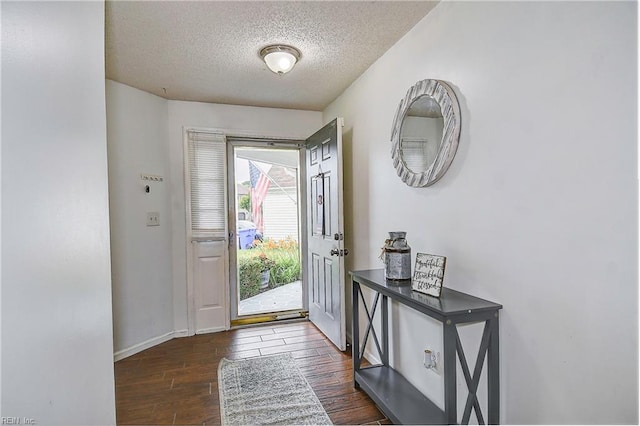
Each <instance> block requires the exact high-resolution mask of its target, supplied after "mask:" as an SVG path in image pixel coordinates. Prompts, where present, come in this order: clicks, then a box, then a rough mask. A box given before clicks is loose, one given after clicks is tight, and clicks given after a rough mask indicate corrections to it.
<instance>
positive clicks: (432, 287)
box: [411, 253, 447, 297]
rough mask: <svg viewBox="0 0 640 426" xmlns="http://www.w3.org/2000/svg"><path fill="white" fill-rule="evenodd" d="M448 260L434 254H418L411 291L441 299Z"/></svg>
mask: <svg viewBox="0 0 640 426" xmlns="http://www.w3.org/2000/svg"><path fill="white" fill-rule="evenodd" d="M446 263H447V258H446V257H444V256H435V255H433V254H425V253H417V254H416V266H415V268H414V270H413V271H414V272H413V279H412V280H411V289H413V290H415V291H419V292H420V293H424V294H428V295H429V296H435V297H440V291H442V282H443V281H444V267H445V265H446Z"/></svg>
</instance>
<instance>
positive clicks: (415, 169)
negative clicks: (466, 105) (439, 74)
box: [391, 80, 460, 187]
mask: <svg viewBox="0 0 640 426" xmlns="http://www.w3.org/2000/svg"><path fill="white" fill-rule="evenodd" d="M459 138H460V107H459V105H458V100H457V98H456V96H455V93H454V92H453V90H452V89H451V87H449V85H447V84H446V83H444V82H443V81H440V80H422V81H419V82H418V83H416V84H415V85H413V86H412V87H411V88H410V89H409V91H408V92H407V95H406V96H405V98H404V99H403V100H402V101H401V102H400V105H399V106H398V110H397V112H396V117H395V120H394V124H393V131H392V133H391V142H392V145H393V149H392V157H393V164H394V166H395V167H396V171H397V172H398V176H400V178H401V179H402V180H403V182H405V183H406V184H407V185H409V186H414V187H421V186H429V185H433V184H434V183H436V182H437V181H438V180H439V179H440V178H441V177H442V176H443V175H444V173H445V172H446V171H447V169H448V168H449V165H450V164H451V161H452V160H453V157H454V156H455V153H456V150H457V148H458V140H459Z"/></svg>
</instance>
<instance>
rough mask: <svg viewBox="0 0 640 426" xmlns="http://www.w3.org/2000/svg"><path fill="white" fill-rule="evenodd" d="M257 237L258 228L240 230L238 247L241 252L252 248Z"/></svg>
mask: <svg viewBox="0 0 640 426" xmlns="http://www.w3.org/2000/svg"><path fill="white" fill-rule="evenodd" d="M255 237H256V228H244V229H238V245H239V247H240V250H244V249H249V248H252V247H253V240H254V239H255Z"/></svg>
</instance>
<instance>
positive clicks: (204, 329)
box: [196, 327, 227, 334]
mask: <svg viewBox="0 0 640 426" xmlns="http://www.w3.org/2000/svg"><path fill="white" fill-rule="evenodd" d="M226 329H227V328H226V327H211V328H203V329H202V330H197V331H196V334H207V333H215V332H216V331H225V330H226Z"/></svg>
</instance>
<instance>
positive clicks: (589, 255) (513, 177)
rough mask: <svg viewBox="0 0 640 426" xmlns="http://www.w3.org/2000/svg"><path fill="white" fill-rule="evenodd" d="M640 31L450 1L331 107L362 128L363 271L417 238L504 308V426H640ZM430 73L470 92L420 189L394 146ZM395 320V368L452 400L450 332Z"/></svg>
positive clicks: (570, 12) (456, 279)
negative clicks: (435, 169) (439, 174)
mask: <svg viewBox="0 0 640 426" xmlns="http://www.w3.org/2000/svg"><path fill="white" fill-rule="evenodd" d="M636 25H637V22H636V5H635V3H631V2H625V3H609V2H564V3H560V2H558V3H556V2H544V3H543V2H495V3H489V2H443V3H440V4H439V5H438V6H437V7H436V8H435V9H434V10H433V11H432V12H431V13H430V14H429V15H428V16H427V17H426V18H425V19H424V20H423V21H421V22H420V23H419V24H418V25H417V26H416V27H415V28H413V29H412V30H411V31H410V32H409V33H408V34H407V35H406V36H405V37H404V38H403V39H402V40H400V41H399V42H398V43H397V44H396V45H395V46H393V47H392V48H391V49H390V50H389V51H388V52H387V53H386V54H385V55H384V56H383V57H382V58H381V59H380V60H378V61H377V62H376V63H375V64H374V65H372V66H371V67H370V69H369V70H368V71H367V72H365V73H364V74H363V75H362V76H361V77H360V78H359V79H358V80H357V81H356V82H355V83H354V84H353V85H352V86H351V87H350V88H349V89H348V90H347V91H346V92H345V93H343V94H342V95H341V96H340V97H339V98H338V99H337V100H336V101H335V102H333V103H332V104H331V105H330V106H329V107H328V108H327V109H326V110H325V111H324V121H325V122H327V121H329V120H330V119H331V118H332V117H334V116H336V115H338V116H339V115H343V116H344V117H345V120H346V126H345V132H344V133H345V175H346V188H345V190H346V213H347V246H348V247H350V249H351V253H352V255H350V256H349V257H348V261H349V266H350V267H351V268H353V269H366V268H379V267H382V265H381V264H380V263H379V261H378V260H377V256H378V254H379V247H381V245H382V243H383V241H384V239H385V237H386V232H387V231H392V230H404V231H407V232H408V235H407V238H408V241H409V243H410V244H411V246H412V247H413V253H414V258H415V253H416V252H426V253H432V254H440V255H444V256H447V271H446V275H445V286H448V287H451V288H454V289H457V290H461V291H465V292H468V293H471V294H474V295H477V296H480V297H483V298H486V299H489V300H493V301H496V302H499V303H502V304H503V305H504V310H503V311H502V313H501V342H500V344H501V383H502V388H501V399H502V404H501V409H502V410H501V411H502V416H501V421H502V422H503V423H528V424H538V423H564V424H566V423H577V424H586V423H637V422H638V388H637V386H638V317H637V316H638V309H637V308H638V306H637V305H638V291H637V272H638V268H637V259H638V250H637V241H636V239H637V235H638V232H637V204H638V198H637V189H638V188H637V180H636V178H637V174H636V173H637V164H636V160H637V146H636V142H637V139H636V124H637V105H636V93H637V81H636V77H637V76H636V73H637V65H636V58H637V53H636ZM425 78H435V79H442V80H446V81H448V82H450V83H452V84H453V86H454V87H455V89H456V93H457V94H458V97H459V100H460V102H461V108H462V135H461V140H460V147H459V148H458V153H457V156H456V158H455V159H454V161H453V164H452V166H451V168H450V170H449V172H448V173H447V174H446V175H445V176H444V177H443V179H442V180H441V181H439V182H438V183H437V184H436V185H434V186H433V187H429V188H417V189H413V188H410V187H408V186H406V185H404V184H403V183H402V182H401V181H400V180H399V178H398V177H397V175H396V173H395V170H394V168H393V166H392V163H391V158H390V142H389V138H390V134H391V128H392V120H393V117H394V114H395V110H396V108H397V106H398V103H399V101H400V99H402V98H403V97H404V95H405V92H406V90H407V89H408V88H409V87H410V86H411V85H412V84H414V83H415V82H416V81H418V80H421V79H425ZM392 315H393V319H394V325H393V328H394V330H395V331H396V333H395V334H396V336H395V337H394V340H393V343H394V348H393V350H394V357H393V358H394V362H395V364H396V365H397V366H399V368H400V370H401V371H402V372H403V373H404V374H405V375H406V376H407V377H408V378H409V379H410V380H412V381H413V382H414V383H415V384H416V385H418V386H419V387H420V388H421V389H422V390H423V392H425V393H427V394H429V395H430V396H431V397H432V398H434V399H435V400H436V401H437V402H438V403H440V404H441V405H442V399H443V397H442V385H441V380H440V377H439V376H436V375H434V374H433V373H431V372H428V371H426V370H425V369H424V368H423V367H421V365H420V361H421V354H422V350H423V349H425V348H426V347H432V348H435V349H437V350H438V351H441V350H442V348H441V339H442V333H441V332H440V330H439V328H438V325H437V323H435V322H432V321H428V320H425V319H423V318H421V317H420V315H417V314H414V313H413V312H410V311H408V310H406V309H397V308H394V309H393V313H392ZM463 335H464V336H463V337H465V338H468V337H469V336H470V335H471V333H470V330H466V329H465V330H464V332H463ZM473 343H475V344H476V345H477V339H476V342H473ZM472 351H473V352H474V353H473V355H472V356H471V360H470V361H469V362H470V363H471V362H473V360H474V359H475V349H472ZM485 414H486V412H485ZM485 418H486V417H485Z"/></svg>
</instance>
